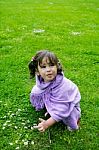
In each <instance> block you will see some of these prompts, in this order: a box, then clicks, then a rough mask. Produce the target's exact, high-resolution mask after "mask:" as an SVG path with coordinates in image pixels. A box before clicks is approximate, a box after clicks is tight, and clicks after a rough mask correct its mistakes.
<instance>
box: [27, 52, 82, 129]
mask: <svg viewBox="0 0 99 150" xmlns="http://www.w3.org/2000/svg"><path fill="white" fill-rule="evenodd" d="M29 70H30V75H31V77H35V76H36V85H35V86H34V87H33V89H32V91H31V94H30V101H31V103H32V105H33V107H35V109H36V110H37V111H38V110H40V109H43V108H46V110H47V113H48V114H49V115H50V117H49V119H47V120H44V119H41V118H39V121H40V123H39V124H38V125H37V126H36V128H37V129H38V130H39V131H40V132H44V131H45V130H46V129H47V128H49V127H50V126H52V125H53V124H55V123H56V122H59V121H63V123H64V124H65V125H67V128H68V130H70V131H71V130H77V129H79V125H78V122H79V119H80V116H81V109H80V104H79V103H80V98H81V96H80V93H79V90H78V87H77V86H76V85H75V84H74V83H73V82H72V81H70V80H69V79H67V78H66V77H64V74H63V72H62V67H61V64H60V62H59V60H58V58H57V57H56V55H55V54H53V53H52V52H50V51H46V50H42V51H39V52H37V54H36V55H35V56H34V57H33V58H32V60H31V62H30V63H29Z"/></svg>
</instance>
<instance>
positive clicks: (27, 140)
mask: <svg viewBox="0 0 99 150" xmlns="http://www.w3.org/2000/svg"><path fill="white" fill-rule="evenodd" d="M0 8H1V9H0V17H1V19H0V38H1V40H0V57H1V58H0V75H1V77H0V81H1V83H0V86H1V87H0V92H1V93H0V96H1V98H0V150H16V149H19V150H60V149H61V150H98V148H99V77H98V72H99V1H98V0H57V1H56V0H10V1H9V0H1V1H0ZM41 49H49V50H51V51H53V52H55V53H56V55H57V56H58V58H59V59H60V61H61V63H62V65H63V69H64V74H65V76H66V77H67V78H69V79H71V80H72V81H73V82H75V83H76V84H77V85H78V87H79V89H80V92H81V96H82V99H81V109H82V118H81V123H80V125H81V127H80V130H79V131H77V132H69V131H67V130H66V128H65V126H64V125H63V124H62V123H61V122H60V123H58V124H55V125H54V126H53V127H51V128H50V129H49V130H47V131H46V132H45V133H43V134H42V133H39V132H38V131H37V130H34V129H33V128H32V126H33V124H35V123H37V122H38V118H39V117H43V116H44V112H43V111H41V112H35V110H34V108H33V107H32V106H31V104H30V100H29V94H30V91H31V88H32V87H33V85H34V84H35V79H33V80H30V79H29V71H28V63H29V61H30V60H31V57H32V56H33V55H34V54H35V52H36V51H38V50H41Z"/></svg>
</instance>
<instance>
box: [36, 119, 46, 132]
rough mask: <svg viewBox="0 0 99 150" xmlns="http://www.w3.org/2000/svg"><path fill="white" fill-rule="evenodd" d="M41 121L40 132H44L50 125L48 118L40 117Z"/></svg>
mask: <svg viewBox="0 0 99 150" xmlns="http://www.w3.org/2000/svg"><path fill="white" fill-rule="evenodd" d="M39 121H40V123H39V124H38V126H37V128H38V130H39V131H40V132H44V131H45V130H46V129H47V128H48V126H47V124H46V120H44V119H42V118H39Z"/></svg>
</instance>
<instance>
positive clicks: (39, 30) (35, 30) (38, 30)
mask: <svg viewBox="0 0 99 150" xmlns="http://www.w3.org/2000/svg"><path fill="white" fill-rule="evenodd" d="M33 32H34V33H42V32H45V30H42V29H34V31H33Z"/></svg>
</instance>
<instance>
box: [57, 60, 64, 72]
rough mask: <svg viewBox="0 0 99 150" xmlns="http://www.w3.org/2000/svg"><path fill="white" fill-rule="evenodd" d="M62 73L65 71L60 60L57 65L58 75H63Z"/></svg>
mask: <svg viewBox="0 0 99 150" xmlns="http://www.w3.org/2000/svg"><path fill="white" fill-rule="evenodd" d="M62 71H63V69H62V65H61V63H60V62H59V60H58V63H57V73H58V74H61V73H62Z"/></svg>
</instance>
